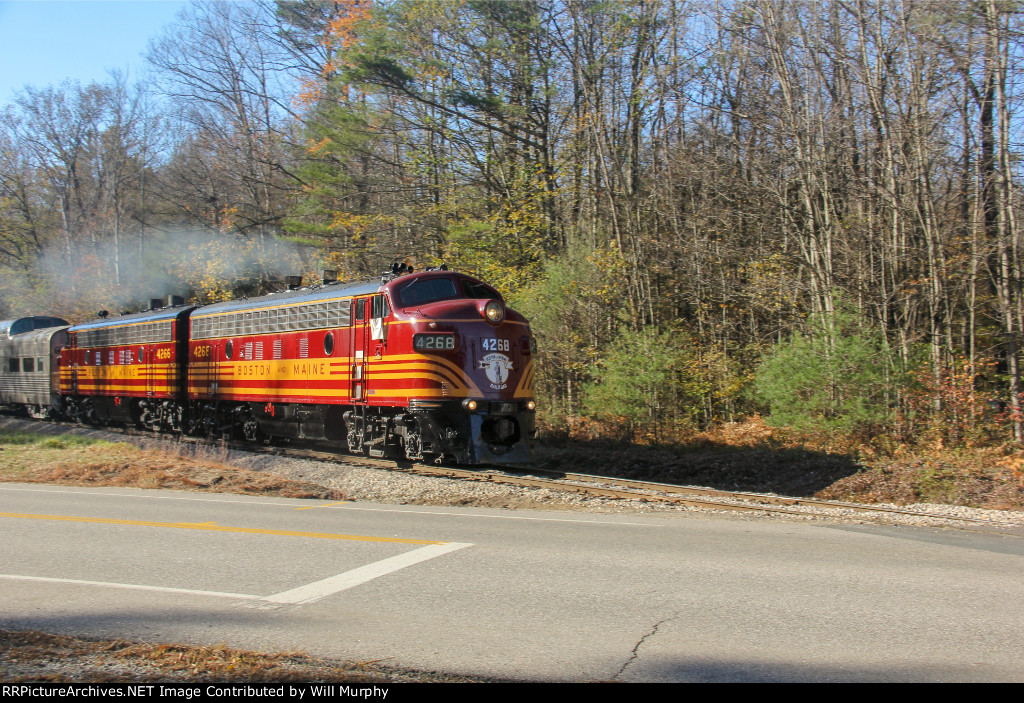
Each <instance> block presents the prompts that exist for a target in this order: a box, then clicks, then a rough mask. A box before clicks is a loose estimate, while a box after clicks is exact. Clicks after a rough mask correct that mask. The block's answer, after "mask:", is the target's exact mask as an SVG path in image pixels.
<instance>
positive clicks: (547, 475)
mask: <svg viewBox="0 0 1024 703" xmlns="http://www.w3.org/2000/svg"><path fill="white" fill-rule="evenodd" d="M232 448H238V449H242V450H246V451H259V452H265V453H273V454H280V455H282V456H288V457H292V458H304V459H312V460H316V461H333V462H337V461H338V460H339V458H341V459H343V460H344V461H346V462H348V463H351V464H359V465H363V466H368V467H372V468H378V469H385V470H389V471H400V472H404V473H410V474H418V475H422V476H438V477H444V478H453V479H458V480H463V481H481V482H489V483H503V484H507V485H513V486H521V487H529V488H547V489H550V490H557V491H568V492H575V493H583V494H587V495H592V496H596V497H601V498H612V499H621V500H644V501H650V502H662V503H670V504H675V505H685V506H690V507H699V508H713V509H718V510H727V511H736V512H769V513H782V514H790V515H800V516H804V517H806V516H807V515H809V514H814V513H808V512H806V511H800V510H794V509H792V508H799V507H805V508H825V509H833V510H835V509H839V510H850V511H854V512H857V513H863V514H865V515H870V514H875V515H886V514H889V515H900V516H908V517H920V518H928V519H932V520H953V521H957V522H963V523H970V524H974V525H984V526H991V527H997V526H1002V527H1020V526H1019V525H1018V524H1017V523H1013V522H1003V521H999V520H989V519H985V518H974V517H962V516H947V515H936V514H934V513H927V512H923V511H917V510H907V509H903V508H890V507H883V506H870V505H862V504H859V503H846V502H843V501H831V500H819V499H815V498H793V497H788V496H779V495H774V494H771V493H752V492H747V491H725V490H720V489H714V488H701V487H698V486H682V485H678V484H672V483H659V482H654V481H637V480H633V479H623V478H615V477H610V476H599V475H595V474H582V473H574V472H561V471H551V470H546V469H538V468H533V467H510V466H482V467H480V468H476V469H461V468H456V467H450V466H441V465H431V464H422V463H417V462H396V461H395V460H385V459H371V458H367V457H360V456H356V455H350V454H344V455H341V456H340V457H339V455H338V454H337V453H334V452H329V451H324V450H318V449H305V448H297V447H255V448H254V446H253V445H251V444H239V446H237V447H232Z"/></svg>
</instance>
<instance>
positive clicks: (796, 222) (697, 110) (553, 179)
mask: <svg viewBox="0 0 1024 703" xmlns="http://www.w3.org/2000/svg"><path fill="white" fill-rule="evenodd" d="M1021 10H1022V7H1021V5H1020V4H1019V3H1017V2H1001V1H996V0H977V1H972V2H967V1H964V2H932V1H928V2H923V1H922V2H915V1H913V0H878V1H872V2H867V1H866V0H833V1H829V2H824V1H823V2H803V1H794V0H745V1H735V2H730V1H726V0H690V1H686V0H515V1H510V0H388V1H385V0H377V1H375V2H370V1H369V0H338V1H336V2H318V1H313V0H296V1H285V0H280V1H278V2H273V1H272V0H251V1H250V2H244V3H233V2H209V1H196V2H193V3H192V4H191V5H190V6H189V7H188V9H187V10H186V11H184V12H183V13H182V14H181V15H180V16H179V18H178V20H177V22H176V23H175V24H173V25H170V26H168V27H167V28H166V29H165V31H164V32H163V34H162V36H161V37H160V38H159V39H157V40H155V41H153V42H152V43H151V46H150V48H149V51H148V54H147V61H148V63H149V64H150V65H151V67H152V68H153V71H152V73H151V74H150V77H149V78H147V79H146V80H145V81H144V82H141V83H129V81H128V80H127V79H125V77H124V76H123V75H119V74H112V75H111V78H110V80H109V81H107V82H105V83H94V84H89V85H80V84H78V83H70V82H67V83H63V84H61V85H58V86H47V87H26V88H25V89H24V90H23V91H21V92H20V93H18V95H17V97H16V99H15V100H14V102H13V103H12V104H10V105H7V106H5V107H4V108H3V111H2V113H0V316H2V317H11V316H15V315H22V314H55V315H61V316H64V317H66V318H67V319H69V320H72V321H82V320H85V319H89V318H91V317H93V316H94V315H95V313H96V311H97V310H100V309H109V310H112V311H115V312H118V311H121V310H133V309H139V307H141V306H143V305H144V304H145V302H146V301H147V300H148V299H150V298H153V297H158V296H161V295H166V294H168V293H176V294H179V295H181V294H184V295H186V296H188V297H189V298H190V299H191V300H194V301H198V302H201V303H205V302H210V301H214V300H222V299H227V298H231V297H235V296H240V295H251V294H256V293H261V292H266V291H268V290H273V289H275V286H279V285H280V280H281V278H282V277H283V276H285V275H290V274H297V273H302V274H303V275H304V276H305V278H306V280H307V281H311V282H315V281H316V280H317V279H318V276H320V275H321V273H322V271H323V270H324V269H337V270H339V271H340V273H341V274H342V276H343V277H346V278H366V277H372V276H376V275H379V274H380V272H381V271H382V270H383V269H384V268H385V267H386V266H387V265H389V264H390V263H392V262H394V261H405V262H407V263H410V264H413V265H414V266H416V267H417V268H421V267H423V266H428V265H435V264H437V263H440V262H442V261H443V262H446V263H447V264H448V265H449V266H450V267H452V268H456V269H458V270H461V271H464V272H467V273H470V274H474V275H477V276H479V277H480V278H482V279H484V280H486V281H488V282H490V283H492V284H493V285H495V286H496V287H497V288H498V289H499V290H501V291H502V292H503V293H504V295H505V296H506V299H507V300H508V302H509V303H510V304H511V305H512V306H513V307H515V308H516V309H518V310H520V311H522V312H523V313H524V314H526V315H527V316H528V317H529V318H530V319H531V322H532V326H533V330H534V334H535V336H536V337H537V340H538V343H539V348H540V352H539V358H538V362H539V363H538V401H539V407H540V409H541V419H542V421H543V424H544V427H545V429H546V430H547V431H548V432H553V433H559V434H562V435H565V434H568V435H571V436H575V437H588V438H595V437H606V438H607V437H610V438H615V439H620V440H630V441H639V442H648V443H662V444H664V443H668V444H671V443H673V442H684V441H686V440H687V438H688V437H692V436H694V434H695V433H707V432H709V431H710V432H713V431H714V430H715V428H721V427H723V426H725V425H727V424H728V423H736V422H738V421H742V420H747V419H749V418H752V417H758V416H761V415H763V416H766V417H767V419H768V421H769V422H771V423H772V424H774V425H779V426H786V427H789V428H793V430H794V431H797V432H801V433H803V436H804V437H805V438H809V441H813V442H816V443H817V445H818V446H826V447H828V448H836V447H846V448H851V447H853V448H858V449H859V450H860V451H866V452H874V453H891V452H895V451H900V450H901V449H904V448H907V447H923V446H928V447H947V448H948V447H981V446H988V447H992V446H1013V445H1019V444H1020V443H1021V442H1022V440H1024V408H1022V394H1024V387H1022V384H1021V359H1020V355H1021V346H1022V341H1024V340H1022V329H1024V291H1022V289H1021V281H1022V278H1021V275H1022V266H1024V251H1022V246H1021V244H1022V243H1021V237H1020V232H1019V224H1018V218H1017V216H1016V213H1017V212H1018V211H1019V209H1020V208H1021V205H1022V194H1021V191H1020V188H1019V183H1020V175H1021V174H1020V168H1021V161H1020V158H1019V156H1020V153H1021V146H1022V142H1021V129H1022V126H1024V123H1022V115H1021V99H1022V97H1024V96H1022V94H1021V85H1020V79H1021V77H1022V75H1024V74H1022V59H1024V51H1022V49H1024V43H1022V41H1021V39H1022V37H1021V29H1022V22H1024V14H1022V12H1021Z"/></svg>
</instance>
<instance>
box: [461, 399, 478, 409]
mask: <svg viewBox="0 0 1024 703" xmlns="http://www.w3.org/2000/svg"><path fill="white" fill-rule="evenodd" d="M462 407H463V408H465V409H466V410H468V411H469V412H473V411H474V410H476V408H477V402H476V401H475V400H473V399H472V398H466V399H465V400H464V401H462Z"/></svg>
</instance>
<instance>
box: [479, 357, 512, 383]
mask: <svg viewBox="0 0 1024 703" xmlns="http://www.w3.org/2000/svg"><path fill="white" fill-rule="evenodd" d="M480 368H482V369H483V370H484V373H486V374H487V379H488V380H489V381H490V382H491V388H496V389H498V390H501V389H502V388H504V387H505V381H507V380H508V372H509V370H510V369H511V368H512V361H511V360H509V358H508V357H507V356H505V355H504V354H488V355H487V356H485V357H484V358H483V361H481V362H480Z"/></svg>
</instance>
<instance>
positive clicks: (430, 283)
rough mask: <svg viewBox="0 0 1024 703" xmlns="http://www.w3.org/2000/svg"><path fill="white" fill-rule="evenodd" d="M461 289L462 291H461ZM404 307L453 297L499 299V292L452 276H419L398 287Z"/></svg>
mask: <svg viewBox="0 0 1024 703" xmlns="http://www.w3.org/2000/svg"><path fill="white" fill-rule="evenodd" d="M460 289H461V291H460ZM398 297H399V299H400V300H401V301H402V306H403V307H412V306H414V305H424V304H426V303H433V302H434V301H437V300H448V299H451V298H473V299H484V300H498V299H499V297H498V293H497V291H495V290H494V289H493V288H491V287H490V286H485V285H484V284H482V283H473V282H472V281H455V280H454V279H451V278H417V279H416V280H413V281H409V283H407V284H405V285H404V286H400V287H399V288H398Z"/></svg>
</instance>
